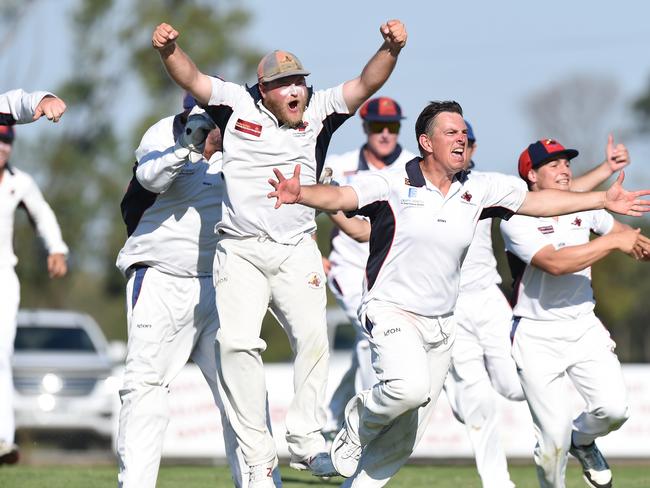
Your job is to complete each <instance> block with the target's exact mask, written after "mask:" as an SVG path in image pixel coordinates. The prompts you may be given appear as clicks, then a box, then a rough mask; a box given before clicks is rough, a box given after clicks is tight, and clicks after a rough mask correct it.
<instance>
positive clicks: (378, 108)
mask: <svg viewBox="0 0 650 488" xmlns="http://www.w3.org/2000/svg"><path fill="white" fill-rule="evenodd" d="M359 115H360V116H361V118H362V119H363V120H367V121H368V122H399V121H400V120H402V119H403V118H404V117H402V108H401V107H400V106H399V104H398V103H397V102H396V101H395V100H393V99H392V98H388V97H377V98H371V99H370V100H368V101H367V102H366V103H364V104H363V106H362V107H361V109H360V110H359Z"/></svg>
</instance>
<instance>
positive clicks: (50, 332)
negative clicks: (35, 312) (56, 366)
mask: <svg viewBox="0 0 650 488" xmlns="http://www.w3.org/2000/svg"><path fill="white" fill-rule="evenodd" d="M14 349H15V350H16V351H52V352H54V351H65V352H95V351H96V349H95V346H94V345H93V343H92V341H91V340H90V337H89V336H88V334H87V333H86V331H85V330H83V329H79V328H76V327H75V328H70V327H30V326H26V327H18V330H17V331H16V340H15V342H14Z"/></svg>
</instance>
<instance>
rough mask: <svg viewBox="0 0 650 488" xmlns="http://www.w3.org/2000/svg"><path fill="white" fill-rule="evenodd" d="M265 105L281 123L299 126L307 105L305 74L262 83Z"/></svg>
mask: <svg viewBox="0 0 650 488" xmlns="http://www.w3.org/2000/svg"><path fill="white" fill-rule="evenodd" d="M260 91H261V93H262V99H263V100H264V106H265V107H266V108H268V109H269V110H270V111H271V113H272V114H273V115H275V117H276V118H277V119H278V121H279V122H280V123H281V124H284V125H288V126H289V127H297V126H299V125H300V123H301V122H302V117H303V115H304V113H305V107H306V106H307V85H306V83H305V77H304V76H287V77H285V78H280V79H279V80H274V81H269V82H266V83H260Z"/></svg>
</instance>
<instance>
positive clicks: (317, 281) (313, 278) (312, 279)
mask: <svg viewBox="0 0 650 488" xmlns="http://www.w3.org/2000/svg"><path fill="white" fill-rule="evenodd" d="M307 284H308V285H309V286H310V287H311V288H322V287H323V280H322V279H321V277H320V274H319V273H316V272H312V273H309V274H308V275H307Z"/></svg>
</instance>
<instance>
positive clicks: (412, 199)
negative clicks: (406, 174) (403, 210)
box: [399, 187, 424, 207]
mask: <svg viewBox="0 0 650 488" xmlns="http://www.w3.org/2000/svg"><path fill="white" fill-rule="evenodd" d="M417 196H418V189H417V188H414V187H411V188H409V189H408V193H407V195H406V198H402V199H401V200H400V201H399V203H400V205H404V206H406V207H424V200H421V199H419V198H417Z"/></svg>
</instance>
